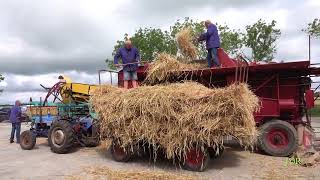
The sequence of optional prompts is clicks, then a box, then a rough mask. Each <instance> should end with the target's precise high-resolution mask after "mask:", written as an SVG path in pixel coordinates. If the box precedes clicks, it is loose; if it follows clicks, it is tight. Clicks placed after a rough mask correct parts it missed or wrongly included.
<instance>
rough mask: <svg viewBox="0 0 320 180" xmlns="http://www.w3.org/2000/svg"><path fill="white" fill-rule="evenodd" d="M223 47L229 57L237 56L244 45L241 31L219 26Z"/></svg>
mask: <svg viewBox="0 0 320 180" xmlns="http://www.w3.org/2000/svg"><path fill="white" fill-rule="evenodd" d="M218 30H219V33H220V40H221V47H222V48H223V50H224V51H225V52H226V53H228V54H229V55H235V54H236V53H237V52H238V50H240V49H241V48H242V47H243V45H244V42H243V36H244V34H243V33H241V32H240V30H235V29H230V28H229V26H228V25H218Z"/></svg>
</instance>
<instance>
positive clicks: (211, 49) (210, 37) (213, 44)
mask: <svg viewBox="0 0 320 180" xmlns="http://www.w3.org/2000/svg"><path fill="white" fill-rule="evenodd" d="M204 25H205V26H206V28H207V32H205V33H202V34H201V35H200V37H199V39H198V41H199V42H200V41H206V48H207V50H208V56H207V61H208V66H209V68H211V67H212V66H213V65H212V62H213V64H214V66H216V67H220V62H219V59H218V53H217V52H218V48H219V47H220V38H219V34H218V29H217V26H216V25H214V24H213V23H211V21H209V20H206V21H205V22H204Z"/></svg>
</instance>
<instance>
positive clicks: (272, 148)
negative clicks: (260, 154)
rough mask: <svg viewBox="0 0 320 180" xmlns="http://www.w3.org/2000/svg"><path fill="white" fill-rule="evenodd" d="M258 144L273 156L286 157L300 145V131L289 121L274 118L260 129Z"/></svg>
mask: <svg viewBox="0 0 320 180" xmlns="http://www.w3.org/2000/svg"><path fill="white" fill-rule="evenodd" d="M259 133H260V135H259V137H258V143H259V144H258V146H259V148H260V149H261V150H263V151H264V152H265V153H267V154H269V155H272V156H281V157H286V156H289V155H291V154H292V153H293V152H294V151H295V150H296V149H297V147H298V133H297V131H296V129H295V128H294V127H293V126H292V125H291V124H290V123H288V122H286V121H282V120H272V121H270V122H267V123H265V124H263V125H262V126H261V127H260V129H259Z"/></svg>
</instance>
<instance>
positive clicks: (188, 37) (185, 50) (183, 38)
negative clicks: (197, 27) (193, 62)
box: [176, 28, 198, 59]
mask: <svg viewBox="0 0 320 180" xmlns="http://www.w3.org/2000/svg"><path fill="white" fill-rule="evenodd" d="M176 39H177V42H178V46H179V49H180V50H181V53H182V54H183V55H184V56H185V57H186V58H187V59H195V58H196V57H197V52H198V50H197V48H196V46H195V45H194V44H193V43H192V34H191V29H190V28H185V29H183V30H181V31H180V32H178V33H177V35H176Z"/></svg>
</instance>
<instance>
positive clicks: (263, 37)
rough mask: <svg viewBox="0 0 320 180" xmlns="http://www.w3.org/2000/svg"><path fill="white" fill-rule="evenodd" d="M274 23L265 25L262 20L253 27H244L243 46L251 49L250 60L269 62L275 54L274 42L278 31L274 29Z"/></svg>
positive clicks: (279, 33) (278, 34)
mask: <svg viewBox="0 0 320 180" xmlns="http://www.w3.org/2000/svg"><path fill="white" fill-rule="evenodd" d="M275 26H276V21H275V20H273V21H272V22H271V23H270V24H267V23H266V22H265V21H263V20H262V19H259V21H258V22H256V23H254V24H253V25H248V26H246V35H245V37H244V42H245V45H246V46H247V47H249V48H251V49H252V57H251V58H252V60H254V61H260V60H265V61H271V60H272V59H273V58H274V53H276V44H275V42H276V40H277V39H278V38H279V37H280V35H281V32H280V29H276V28H275Z"/></svg>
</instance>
